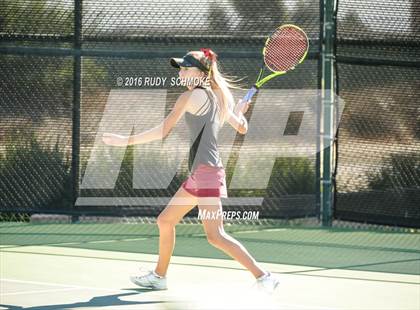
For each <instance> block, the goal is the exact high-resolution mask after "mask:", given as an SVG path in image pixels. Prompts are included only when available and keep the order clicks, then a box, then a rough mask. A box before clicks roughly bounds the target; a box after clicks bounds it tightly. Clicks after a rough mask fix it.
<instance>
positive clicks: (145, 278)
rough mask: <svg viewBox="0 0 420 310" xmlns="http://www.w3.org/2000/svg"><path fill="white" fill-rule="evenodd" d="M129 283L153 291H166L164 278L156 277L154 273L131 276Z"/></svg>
mask: <svg viewBox="0 0 420 310" xmlns="http://www.w3.org/2000/svg"><path fill="white" fill-rule="evenodd" d="M130 280H131V282H133V283H134V284H136V285H138V286H142V287H148V288H153V289H155V290H166V289H168V288H167V286H166V277H160V276H158V275H157V274H156V273H155V272H154V271H150V272H149V273H147V274H145V275H142V276H131V277H130Z"/></svg>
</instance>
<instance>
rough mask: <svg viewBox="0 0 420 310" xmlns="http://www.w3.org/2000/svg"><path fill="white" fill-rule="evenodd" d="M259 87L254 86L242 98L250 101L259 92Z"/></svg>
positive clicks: (244, 100)
mask: <svg viewBox="0 0 420 310" xmlns="http://www.w3.org/2000/svg"><path fill="white" fill-rule="evenodd" d="M257 91H258V89H257V88H256V87H255V86H252V88H251V89H250V90H248V92H247V93H246V95H245V97H244V98H243V99H242V101H243V102H248V101H250V100H251V99H252V97H254V95H255V94H256V93H257Z"/></svg>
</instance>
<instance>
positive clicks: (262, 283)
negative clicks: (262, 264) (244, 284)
mask: <svg viewBox="0 0 420 310" xmlns="http://www.w3.org/2000/svg"><path fill="white" fill-rule="evenodd" d="M279 283H280V281H279V280H278V279H277V278H276V277H275V276H273V275H272V274H271V273H270V272H269V273H267V274H265V275H263V276H261V277H259V278H258V279H257V282H256V283H255V285H256V286H257V289H258V290H259V291H264V292H268V293H270V294H271V293H273V292H274V290H275V289H276V287H277V286H278V285H279Z"/></svg>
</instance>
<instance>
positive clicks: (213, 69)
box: [188, 51, 239, 126]
mask: <svg viewBox="0 0 420 310" xmlns="http://www.w3.org/2000/svg"><path fill="white" fill-rule="evenodd" d="M188 54H190V55H192V56H194V57H195V58H196V59H197V60H198V61H200V62H201V63H202V64H203V65H204V66H205V67H207V68H209V69H210V70H209V72H208V73H207V77H208V79H209V82H210V87H211V89H212V90H213V91H214V90H220V91H221V93H222V98H221V99H222V100H217V104H218V106H219V111H220V114H219V119H220V123H221V126H222V125H223V124H224V122H225V121H226V120H227V119H228V117H229V113H228V111H229V110H233V107H234V104H235V101H234V99H233V95H232V92H231V91H230V89H231V88H239V87H238V86H236V85H235V82H236V81H235V80H233V78H231V77H227V76H225V75H224V74H222V73H221V72H220V70H219V66H218V65H217V59H216V57H217V55H216V54H214V53H213V57H206V55H205V54H204V52H202V51H192V52H189V53H188ZM215 95H216V94H215Z"/></svg>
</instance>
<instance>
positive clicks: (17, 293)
mask: <svg viewBox="0 0 420 310" xmlns="http://www.w3.org/2000/svg"><path fill="white" fill-rule="evenodd" d="M78 289H79V288H77V287H69V288H56V289H51V290H37V291H22V292H14V293H4V294H1V293H0V296H10V295H27V294H40V293H51V292H64V291H75V290H78Z"/></svg>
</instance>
